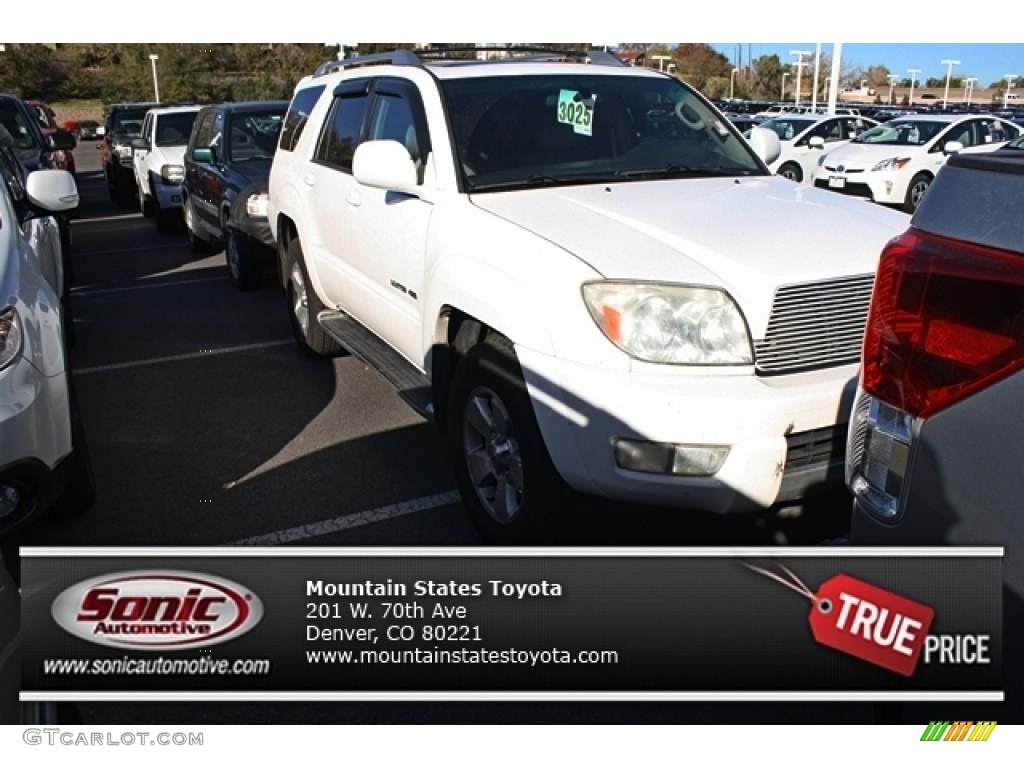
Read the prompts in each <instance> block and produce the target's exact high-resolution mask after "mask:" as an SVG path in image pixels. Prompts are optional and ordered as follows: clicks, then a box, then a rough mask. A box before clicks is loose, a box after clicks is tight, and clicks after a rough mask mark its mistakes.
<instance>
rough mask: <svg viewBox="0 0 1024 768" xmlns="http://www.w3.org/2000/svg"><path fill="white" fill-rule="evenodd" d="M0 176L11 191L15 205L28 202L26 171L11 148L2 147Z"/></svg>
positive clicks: (0, 150)
mask: <svg viewBox="0 0 1024 768" xmlns="http://www.w3.org/2000/svg"><path fill="white" fill-rule="evenodd" d="M0 176H3V179H4V183H5V184H6V185H7V189H8V191H9V192H10V193H11V200H12V201H13V202H14V204H15V207H19V206H21V205H22V204H23V203H25V202H26V198H27V195H26V194H25V183H24V182H25V178H24V171H23V170H22V167H21V164H20V163H19V162H18V159H17V158H16V157H15V156H14V154H13V153H12V152H11V151H10V150H9V149H0Z"/></svg>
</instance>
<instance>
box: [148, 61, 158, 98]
mask: <svg viewBox="0 0 1024 768" xmlns="http://www.w3.org/2000/svg"><path fill="white" fill-rule="evenodd" d="M159 58H160V57H159V56H157V55H156V54H155V53H151V54H149V63H150V64H152V65H153V93H154V94H155V95H156V98H155V99H154V101H160V83H159V82H157V79H156V60H157V59H159Z"/></svg>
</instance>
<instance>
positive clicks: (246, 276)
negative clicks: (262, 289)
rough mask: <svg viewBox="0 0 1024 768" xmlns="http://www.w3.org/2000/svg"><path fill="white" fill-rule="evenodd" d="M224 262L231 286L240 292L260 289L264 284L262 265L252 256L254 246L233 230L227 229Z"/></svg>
mask: <svg viewBox="0 0 1024 768" xmlns="http://www.w3.org/2000/svg"><path fill="white" fill-rule="evenodd" d="M225 237H226V241H227V242H226V243H225V245H224V260H225V261H226V262H227V265H228V274H229V275H230V276H231V284H232V285H233V286H235V288H237V289H238V290H240V291H250V290H252V289H253V288H258V287H259V285H260V283H261V282H263V269H262V264H260V262H259V260H258V259H257V258H256V257H255V256H253V254H252V246H251V245H250V244H249V243H248V241H247V240H246V239H245V237H243V236H242V235H239V234H238V232H236V231H235V230H233V229H230V228H225Z"/></svg>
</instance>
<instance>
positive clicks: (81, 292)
mask: <svg viewBox="0 0 1024 768" xmlns="http://www.w3.org/2000/svg"><path fill="white" fill-rule="evenodd" d="M227 279H228V278H227V275H222V276H221V277H197V278H196V279H195V280H176V281H174V282H173V283H150V284H148V285H122V286H121V287H120V288H72V289H71V292H72V293H73V294H75V296H76V297H78V296H99V295H100V294H101V293H120V292H121V291H143V290H146V289H147V288H171V287H174V286H178V285H193V284H195V283H214V282H223V281H224V280H227Z"/></svg>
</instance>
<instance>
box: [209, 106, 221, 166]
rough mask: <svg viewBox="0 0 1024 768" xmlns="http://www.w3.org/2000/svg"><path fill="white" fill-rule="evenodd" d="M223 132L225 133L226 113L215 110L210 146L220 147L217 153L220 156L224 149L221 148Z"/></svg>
mask: <svg viewBox="0 0 1024 768" xmlns="http://www.w3.org/2000/svg"><path fill="white" fill-rule="evenodd" d="M223 133H224V115H223V113H221V112H214V113H213V125H212V127H211V128H210V143H209V146H211V147H217V148H218V153H217V154H218V157H219V156H220V152H221V151H222V150H220V147H221V144H223V140H222V139H221V134H223Z"/></svg>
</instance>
